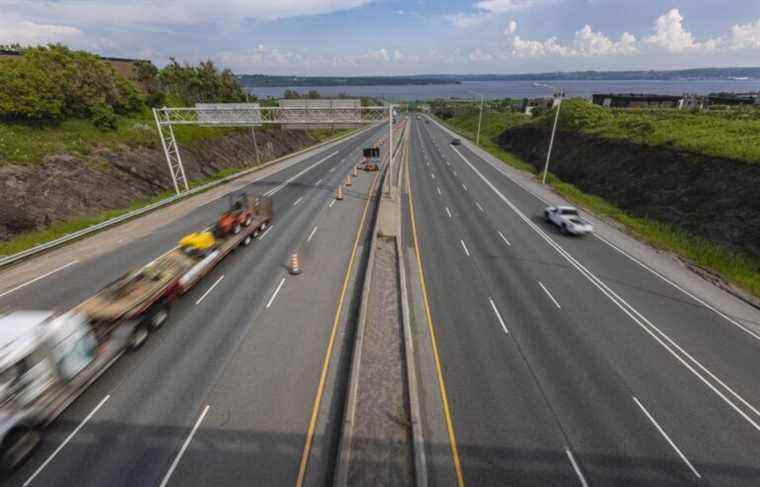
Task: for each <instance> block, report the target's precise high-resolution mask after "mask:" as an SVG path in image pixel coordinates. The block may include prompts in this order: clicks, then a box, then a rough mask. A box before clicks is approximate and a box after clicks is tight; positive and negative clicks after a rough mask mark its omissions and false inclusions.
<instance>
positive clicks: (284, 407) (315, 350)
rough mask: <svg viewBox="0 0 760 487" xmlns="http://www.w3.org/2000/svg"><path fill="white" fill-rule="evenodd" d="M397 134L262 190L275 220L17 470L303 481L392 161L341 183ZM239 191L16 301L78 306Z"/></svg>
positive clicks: (136, 479)
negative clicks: (368, 220)
mask: <svg viewBox="0 0 760 487" xmlns="http://www.w3.org/2000/svg"><path fill="white" fill-rule="evenodd" d="M386 133H387V128H386V127H375V128H372V129H369V130H368V131H366V132H365V133H362V134H360V135H358V136H356V137H353V138H350V139H348V140H346V141H343V142H340V143H339V144H338V145H336V146H334V147H328V148H326V149H324V150H320V151H318V152H317V153H315V154H313V155H311V156H309V157H306V158H305V159H304V160H303V161H301V162H298V163H297V164H294V165H292V166H289V167H287V168H285V169H283V170H282V171H279V172H277V173H275V174H274V175H272V176H270V177H267V178H264V179H262V180H260V181H257V182H255V183H253V184H251V185H249V186H248V187H246V188H245V190H246V191H248V192H249V193H256V192H260V193H265V194H271V195H272V197H273V200H274V208H275V216H274V220H273V225H272V226H271V227H270V228H269V229H268V230H267V231H266V232H264V233H263V234H262V235H261V236H260V237H259V239H258V241H256V242H254V243H253V244H252V245H251V246H250V247H247V248H244V249H242V248H241V249H238V250H236V251H235V252H234V253H233V254H232V255H230V256H229V257H228V258H227V259H225V261H223V262H222V263H221V264H220V265H219V266H218V267H217V268H215V269H214V270H213V271H212V272H211V273H210V274H209V275H207V276H206V277H205V278H204V279H203V280H202V281H201V282H200V283H199V284H198V286H196V288H194V289H193V290H192V291H191V292H190V293H189V294H188V295H186V296H185V297H183V298H182V299H180V300H179V301H178V302H177V303H176V304H175V306H174V307H173V309H172V315H171V317H170V319H169V321H168V322H167V323H166V325H164V327H163V328H162V329H161V330H159V331H158V333H156V334H154V335H151V337H150V339H149V340H148V342H147V343H146V344H145V346H144V347H143V348H142V349H140V350H139V351H137V352H136V353H134V354H128V355H126V356H125V357H123V358H122V359H121V360H120V361H118V362H117V363H116V364H115V365H114V367H113V368H111V369H110V370H109V371H108V372H107V373H106V374H105V375H104V376H103V377H101V378H100V380H99V381H98V382H97V383H95V384H94V385H93V386H92V387H91V388H90V389H88V390H87V391H86V392H85V393H84V395H83V396H81V397H80V398H79V399H78V400H77V401H76V402H75V403H74V404H73V405H72V406H71V407H69V408H68V409H67V410H66V411H65V412H64V413H63V414H62V415H61V416H60V417H59V419H58V420H56V421H55V422H54V424H53V425H51V427H49V428H48V429H47V430H46V431H45V433H44V435H43V439H44V440H43V444H42V446H41V447H40V448H39V449H38V450H37V451H36V452H35V453H34V455H33V456H32V457H31V459H30V460H29V461H28V462H27V463H26V464H25V465H24V466H23V467H22V468H21V469H20V470H18V471H17V472H15V474H14V475H13V476H12V477H10V478H8V479H6V480H5V483H6V484H7V485H23V486H24V487H26V486H27V485H33V486H36V485H40V486H48V485H61V486H63V485H66V486H69V485H77V486H103V485H109V486H137V485H140V486H161V487H163V486H165V485H177V486H179V485H182V486H187V485H215V486H222V485H240V484H242V483H245V484H248V485H294V484H295V483H296V479H297V475H298V473H299V467H300V466H301V461H302V456H303V452H304V445H305V440H306V437H307V432H308V431H309V429H310V427H311V426H312V425H311V417H312V408H313V404H314V402H315V397H317V394H318V392H319V394H321V392H322V390H321V387H319V384H320V378H321V371H322V369H323V362H324V360H325V357H326V354H327V349H328V343H329V342H331V340H332V339H331V336H332V335H334V328H335V325H334V322H335V323H337V320H336V319H335V315H336V306H337V307H338V310H340V309H341V308H340V305H341V304H343V300H344V295H345V287H346V285H347V284H348V279H347V278H345V275H346V274H347V269H350V268H351V265H352V263H353V262H354V260H355V259H354V255H355V251H356V250H357V244H358V243H359V242H360V241H361V238H363V237H362V236H363V235H364V231H365V230H366V225H362V222H364V221H365V215H366V213H367V211H366V208H367V206H368V194H369V189H370V187H371V184H372V182H373V180H374V178H375V174H377V173H372V174H370V173H361V174H360V176H359V177H358V178H356V180H355V181H354V184H353V185H352V186H351V187H350V188H346V192H345V193H346V196H345V199H344V200H343V201H340V202H336V201H335V199H334V193H335V188H336V187H337V186H338V185H339V184H340V182H341V181H342V180H343V178H345V176H346V175H347V174H349V173H350V171H351V167H352V166H353V165H354V164H356V163H357V162H358V160H359V157H360V150H361V148H362V147H365V146H367V145H370V143H371V142H372V141H375V140H377V139H378V138H380V137H381V136H383V135H385V134H386ZM228 204H229V202H228V201H227V199H226V198H221V199H218V200H215V201H212V202H211V203H209V204H207V205H205V206H201V207H198V208H197V209H195V210H193V211H191V212H190V213H189V214H188V215H187V216H185V217H183V218H181V219H177V220H173V221H168V222H166V224H165V225H164V226H163V227H161V228H159V229H157V230H156V231H155V232H151V233H150V234H149V236H147V237H145V238H140V239H137V240H134V241H130V242H128V243H125V244H124V245H122V246H120V247H119V248H117V249H115V250H113V251H110V252H106V253H104V254H102V255H98V256H95V257H92V258H89V259H88V258H87V256H84V257H82V258H81V259H79V260H77V261H76V262H74V263H72V264H70V265H69V264H67V265H65V266H64V267H62V268H60V269H51V271H52V272H51V273H50V274H42V277H41V278H39V279H36V280H34V281H33V282H29V283H28V285H27V284H25V285H24V286H22V287H18V286H15V287H14V288H12V289H10V290H4V291H3V293H2V294H0V307H7V308H11V309H59V310H61V309H66V308H68V307H70V306H72V305H74V304H76V303H79V302H81V301H82V300H83V299H85V298H87V297H89V296H90V295H92V294H93V293H94V292H96V291H97V290H98V289H100V288H101V287H102V286H103V285H105V284H107V283H109V282H111V281H113V280H114V279H115V278H117V277H118V276H120V275H121V274H122V273H124V272H125V271H127V270H128V269H131V268H133V267H135V266H138V265H142V264H145V263H147V262H148V261H150V260H151V259H153V258H154V257H156V256H158V255H160V254H161V253H163V252H165V251H167V250H169V249H171V248H172V247H174V246H175V245H176V244H177V241H178V240H179V238H180V237H181V236H182V235H184V234H186V233H189V232H191V231H197V230H199V229H201V228H204V227H205V226H206V225H209V224H210V223H211V222H213V221H214V219H215V218H216V217H217V215H218V214H219V213H220V212H221V211H222V210H224V209H225V208H226V206H227V205H228ZM115 231H119V229H118V228H117V229H116V230H115ZM296 250H297V251H298V252H299V255H300V257H301V264H302V266H303V268H304V273H303V274H302V275H301V276H297V277H292V276H289V275H288V274H287V269H286V263H287V262H288V258H289V256H290V255H291V254H292V253H293V252H294V251H296ZM347 299H350V298H347ZM327 387H330V384H328V386H327ZM329 433H330V434H332V433H335V434H337V433H338V431H329ZM329 440H331V438H321V439H320V442H322V443H327V442H328V441H329ZM322 458H323V457H322ZM309 468H310V469H317V470H320V471H323V470H325V469H326V468H327V467H325V466H324V465H319V464H317V462H314V461H312V462H311V463H309Z"/></svg>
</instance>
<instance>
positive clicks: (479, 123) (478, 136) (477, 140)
mask: <svg viewBox="0 0 760 487" xmlns="http://www.w3.org/2000/svg"><path fill="white" fill-rule="evenodd" d="M482 123H483V95H480V116H479V117H478V135H477V136H476V137H475V145H477V146H479V145H480V125H481V124H482Z"/></svg>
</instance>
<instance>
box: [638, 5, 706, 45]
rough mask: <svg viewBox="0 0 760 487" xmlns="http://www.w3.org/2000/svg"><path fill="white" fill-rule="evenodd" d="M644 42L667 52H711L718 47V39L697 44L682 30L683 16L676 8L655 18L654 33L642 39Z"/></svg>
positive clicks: (689, 33) (689, 34) (687, 32)
mask: <svg viewBox="0 0 760 487" xmlns="http://www.w3.org/2000/svg"><path fill="white" fill-rule="evenodd" d="M644 42H645V43H647V44H649V45H651V46H653V47H655V48H660V49H664V50H665V51H668V52H673V53H680V52H684V51H712V50H715V49H716V48H718V47H720V44H721V41H720V40H719V39H710V40H707V41H705V42H697V41H696V40H695V39H694V36H693V35H692V34H691V32H689V31H687V30H686V29H684V26H683V16H682V15H681V12H680V11H679V10H678V9H677V8H673V9H670V10H669V11H668V12H667V13H666V14H664V15H661V16H660V17H658V18H657V22H656V23H655V33H654V34H653V35H651V36H649V37H646V38H645V39H644Z"/></svg>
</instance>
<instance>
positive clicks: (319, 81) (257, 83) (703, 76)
mask: <svg viewBox="0 0 760 487" xmlns="http://www.w3.org/2000/svg"><path fill="white" fill-rule="evenodd" d="M733 79H752V80H760V67H757V68H696V69H679V70H671V71H655V70H650V71H568V72H553V73H527V74H419V75H410V76H269V75H266V74H242V75H238V80H239V81H240V83H241V84H242V85H243V86H245V87H249V88H256V87H284V86H288V87H298V86H375V85H441V84H461V83H462V82H463V81H534V80H545V81H610V80H616V81H626V80H649V81H679V80H733Z"/></svg>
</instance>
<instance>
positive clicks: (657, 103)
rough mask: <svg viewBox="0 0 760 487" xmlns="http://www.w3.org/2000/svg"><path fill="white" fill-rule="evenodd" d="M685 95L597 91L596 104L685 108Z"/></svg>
mask: <svg viewBox="0 0 760 487" xmlns="http://www.w3.org/2000/svg"><path fill="white" fill-rule="evenodd" d="M684 98H685V97H684V96H683V95H679V96H675V95H651V94H645V93H601V94H597V93H595V94H594V95H592V101H593V102H594V104H595V105H601V106H603V107H610V108H678V109H681V108H683V105H684Z"/></svg>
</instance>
